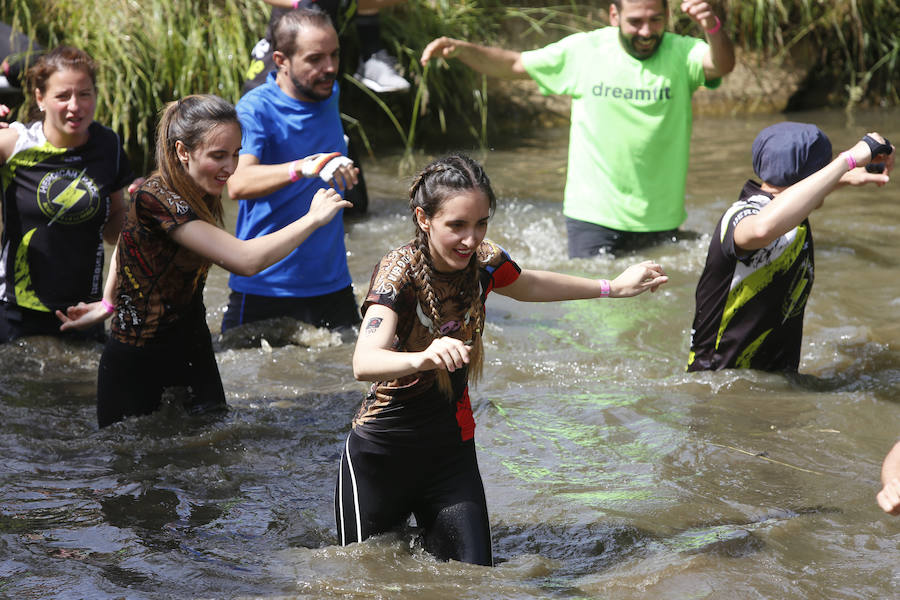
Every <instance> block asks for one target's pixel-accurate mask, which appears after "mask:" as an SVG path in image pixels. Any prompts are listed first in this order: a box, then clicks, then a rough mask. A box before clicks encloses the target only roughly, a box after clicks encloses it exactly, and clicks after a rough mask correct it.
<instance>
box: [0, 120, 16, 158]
mask: <svg viewBox="0 0 900 600" xmlns="http://www.w3.org/2000/svg"><path fill="white" fill-rule="evenodd" d="M17 141H19V129H18V128H16V127H12V126H10V127H7V128H6V129H0V161H2V162H6V161H7V160H8V159H9V157H10V156H12V155H13V151H14V150H15V147H16V142H17Z"/></svg>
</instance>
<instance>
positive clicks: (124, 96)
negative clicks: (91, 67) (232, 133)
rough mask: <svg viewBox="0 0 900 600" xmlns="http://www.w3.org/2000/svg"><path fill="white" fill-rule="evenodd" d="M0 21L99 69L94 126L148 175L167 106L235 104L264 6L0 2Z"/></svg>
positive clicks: (192, 1)
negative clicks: (85, 57)
mask: <svg viewBox="0 0 900 600" xmlns="http://www.w3.org/2000/svg"><path fill="white" fill-rule="evenodd" d="M0 2H2V3H0V17H2V18H3V20H4V21H6V22H8V23H13V24H14V25H15V26H17V27H18V28H20V29H21V30H23V31H26V32H28V33H29V34H30V35H31V36H32V37H33V38H35V39H37V40H38V41H39V42H40V43H41V44H42V45H44V46H45V47H48V48H49V47H53V46H56V45H58V44H63V43H64V44H70V45H73V46H77V47H79V48H82V49H83V50H85V51H86V52H88V53H89V54H90V55H91V56H92V57H93V58H94V59H95V60H96V61H97V62H98V64H99V66H100V69H99V73H98V98H97V119H98V120H99V121H101V122H103V123H104V124H106V125H109V126H110V127H112V128H113V129H115V130H117V131H119V132H120V133H121V134H122V136H123V139H125V140H127V143H128V146H129V152H130V154H131V155H132V156H134V157H141V158H142V159H143V162H144V167H145V168H146V167H147V166H148V165H147V162H148V161H149V159H150V156H151V155H152V154H151V153H150V152H149V151H148V149H149V148H150V147H151V146H152V138H153V133H154V127H155V123H156V120H157V115H158V113H159V110H160V109H161V108H162V107H163V106H164V105H165V103H166V102H168V101H170V100H173V99H175V98H178V97H180V96H183V95H186V94H191V93H215V94H219V95H220V96H222V97H224V98H226V99H228V100H230V101H232V102H234V101H236V100H237V99H238V95H239V93H240V89H241V83H242V81H243V74H244V72H245V71H246V67H247V65H248V63H249V55H250V49H251V48H252V47H253V44H254V43H255V42H256V40H257V39H258V38H259V36H260V35H261V33H262V32H263V31H264V30H265V25H266V21H267V17H268V8H267V5H266V4H265V3H264V2H262V0H140V1H138V0H0Z"/></svg>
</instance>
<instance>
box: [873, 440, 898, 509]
mask: <svg viewBox="0 0 900 600" xmlns="http://www.w3.org/2000/svg"><path fill="white" fill-rule="evenodd" d="M881 483H882V485H884V487H883V488H882V489H881V491H880V492H878V495H877V496H876V499H877V500H878V506H880V507H881V509H882V510H883V511H884V512H886V513H888V514H889V515H900V442H897V443H896V444H894V447H893V448H891V451H890V452H888V454H887V456H885V457H884V463H883V464H882V465H881Z"/></svg>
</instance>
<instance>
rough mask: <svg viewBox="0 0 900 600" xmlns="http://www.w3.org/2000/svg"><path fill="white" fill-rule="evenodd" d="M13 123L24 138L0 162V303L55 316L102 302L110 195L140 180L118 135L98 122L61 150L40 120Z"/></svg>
mask: <svg viewBox="0 0 900 600" xmlns="http://www.w3.org/2000/svg"><path fill="white" fill-rule="evenodd" d="M10 127H11V128H12V129H14V130H16V131H17V132H18V134H19V137H18V139H17V140H16V145H15V148H14V149H13V154H12V155H11V156H10V157H9V159H8V160H7V161H6V163H5V164H3V165H0V186H2V193H3V234H2V242H0V243H2V250H0V301H3V302H5V303H7V305H8V306H9V307H10V308H21V309H26V310H24V311H20V312H21V314H24V315H29V314H31V313H32V312H39V313H48V314H51V315H52V314H53V312H54V311H56V310H65V309H66V308H67V307H69V306H73V305H75V304H78V302H81V301H84V302H91V301H96V300H99V299H100V294H101V289H102V288H101V286H102V280H103V262H104V251H103V229H104V227H105V226H106V223H107V219H108V217H109V212H110V202H111V201H110V198H109V197H110V195H111V194H113V193H115V192H117V191H119V190H121V189H122V188H124V187H125V186H126V185H128V183H129V182H130V181H132V180H133V179H134V173H133V172H132V170H131V165H130V164H129V162H128V157H127V156H126V155H125V151H124V149H123V147H122V142H121V140H120V139H119V136H118V135H117V134H116V133H115V132H113V131H112V130H111V129H109V128H107V127H104V126H102V125H100V124H99V123H96V122H94V123H91V125H90V126H89V128H88V141H87V142H86V143H85V144H83V145H81V146H79V147H77V148H57V147H55V146H53V145H52V144H51V143H50V142H49V141H48V140H47V138H46V137H45V136H44V130H43V124H42V123H41V122H35V123H32V124H31V125H28V126H26V125H23V124H22V123H18V122H16V123H12V124H11V125H10ZM29 311H30V312H29ZM24 318H25V319H26V321H28V320H30V319H29V317H28V316H26V317H24ZM54 318H55V317H54ZM57 328H58V325H57ZM26 331H27V328H26Z"/></svg>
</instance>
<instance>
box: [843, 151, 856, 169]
mask: <svg viewBox="0 0 900 600" xmlns="http://www.w3.org/2000/svg"><path fill="white" fill-rule="evenodd" d="M841 156H842V157H843V158H844V160H846V161H847V170H848V171H852V170H853V169H855V168H856V159H855V158H853V155H852V154H850V153H849V152H841Z"/></svg>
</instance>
